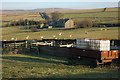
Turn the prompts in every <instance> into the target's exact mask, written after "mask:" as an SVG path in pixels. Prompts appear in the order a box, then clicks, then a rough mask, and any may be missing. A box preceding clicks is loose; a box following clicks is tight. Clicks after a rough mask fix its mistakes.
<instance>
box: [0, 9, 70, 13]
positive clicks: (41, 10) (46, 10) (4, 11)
mask: <svg viewBox="0 0 120 80" xmlns="http://www.w3.org/2000/svg"><path fill="white" fill-rule="evenodd" d="M67 10H72V9H68V8H40V9H32V10H1V11H0V14H10V13H26V12H27V13H28V12H52V11H67Z"/></svg>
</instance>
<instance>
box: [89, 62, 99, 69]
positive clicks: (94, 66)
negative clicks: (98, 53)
mask: <svg viewBox="0 0 120 80" xmlns="http://www.w3.org/2000/svg"><path fill="white" fill-rule="evenodd" d="M97 66H99V61H98V60H93V61H91V64H90V68H96V67H97Z"/></svg>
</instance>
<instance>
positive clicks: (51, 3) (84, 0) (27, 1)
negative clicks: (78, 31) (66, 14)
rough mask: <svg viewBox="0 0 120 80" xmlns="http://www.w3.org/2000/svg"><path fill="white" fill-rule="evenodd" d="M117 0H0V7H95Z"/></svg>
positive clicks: (4, 8) (109, 4) (114, 3)
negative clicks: (0, 1)
mask: <svg viewBox="0 0 120 80" xmlns="http://www.w3.org/2000/svg"><path fill="white" fill-rule="evenodd" d="M118 2H119V0H99V2H98V1H97V0H2V6H1V8H0V9H2V10H9V9H38V8H71V9H95V8H104V7H118Z"/></svg>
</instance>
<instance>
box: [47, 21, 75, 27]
mask: <svg viewBox="0 0 120 80" xmlns="http://www.w3.org/2000/svg"><path fill="white" fill-rule="evenodd" d="M49 26H52V27H53V28H60V27H64V28H74V22H73V20H71V19H60V20H54V21H52V22H51V23H50V25H49Z"/></svg>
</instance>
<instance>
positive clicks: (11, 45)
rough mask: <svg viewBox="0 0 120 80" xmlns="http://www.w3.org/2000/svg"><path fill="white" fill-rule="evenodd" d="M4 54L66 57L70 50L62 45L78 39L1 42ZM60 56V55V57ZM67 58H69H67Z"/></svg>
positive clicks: (72, 42)
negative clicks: (63, 55)
mask: <svg viewBox="0 0 120 80" xmlns="http://www.w3.org/2000/svg"><path fill="white" fill-rule="evenodd" d="M1 43H2V53H3V54H19V53H31V54H33V53H34V54H38V55H39V54H42V53H43V54H49V55H54V56H62V54H65V56H66V55H67V54H68V48H66V47H62V48H61V45H67V44H74V45H75V44H76V39H42V40H21V41H1ZM110 43H111V45H112V46H120V40H111V41H110ZM59 54H60V55H59ZM66 57H67V56H66Z"/></svg>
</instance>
